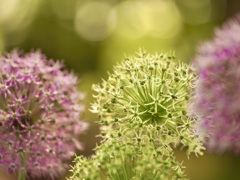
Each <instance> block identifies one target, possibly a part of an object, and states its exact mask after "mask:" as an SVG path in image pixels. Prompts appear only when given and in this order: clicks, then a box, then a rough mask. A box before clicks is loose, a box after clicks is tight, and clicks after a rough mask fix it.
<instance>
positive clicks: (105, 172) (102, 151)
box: [71, 51, 203, 180]
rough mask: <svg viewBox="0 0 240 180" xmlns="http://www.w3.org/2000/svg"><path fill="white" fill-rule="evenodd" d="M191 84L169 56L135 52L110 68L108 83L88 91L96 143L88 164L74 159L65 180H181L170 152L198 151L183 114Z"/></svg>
mask: <svg viewBox="0 0 240 180" xmlns="http://www.w3.org/2000/svg"><path fill="white" fill-rule="evenodd" d="M193 79H194V75H193V74H192V73H191V72H190V69H189V67H188V66H187V65H184V64H183V63H180V62H176V61H175V58H174V56H172V55H171V54H160V55H159V54H156V55H149V54H146V53H145V52H143V51H140V52H139V53H138V54H137V56H132V57H128V58H126V59H125V60H124V61H123V62H122V63H120V64H118V65H117V66H115V67H114V72H113V73H112V74H109V78H108V80H106V81H105V80H103V82H102V84H101V85H93V89H94V90H95V91H96V92H97V94H96V95H94V97H95V102H94V103H93V104H92V111H93V112H94V113H97V114H98V115H99V118H100V120H99V123H100V126H101V127H100V128H101V135H100V136H101V137H102V138H103V140H102V143H101V145H100V146H98V147H97V148H96V149H95V151H96V153H95V155H93V156H92V157H91V158H90V159H87V158H83V157H77V158H76V159H75V162H76V165H75V166H74V167H73V169H72V172H73V176H72V177H71V179H90V180H93V179H94V180H95V179H119V180H120V179H149V180H150V179H151V180H152V179H184V178H185V175H184V173H183V170H182V168H183V166H182V165H181V163H178V162H177V161H175V158H174V155H173V153H174V151H173V148H174V147H175V146H177V145H179V144H181V145H183V146H184V147H187V149H188V154H189V153H196V154H197V155H198V154H202V150H203V146H202V140H201V139H199V138H198V137H196V135H195V133H194V131H193V129H192V126H193V124H194V121H193V120H191V119H189V118H188V116H187V114H186V104H187V100H188V98H189V95H190V93H191V90H192V85H191V82H192V80H193Z"/></svg>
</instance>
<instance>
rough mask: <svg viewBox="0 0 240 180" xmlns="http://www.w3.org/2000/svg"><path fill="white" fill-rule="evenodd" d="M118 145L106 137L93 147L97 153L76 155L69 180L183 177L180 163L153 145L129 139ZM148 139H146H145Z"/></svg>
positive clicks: (145, 179) (152, 179) (148, 179)
mask: <svg viewBox="0 0 240 180" xmlns="http://www.w3.org/2000/svg"><path fill="white" fill-rule="evenodd" d="M125 140H126V141H124V143H121V144H119V142H118V141H117V140H107V141H105V142H104V143H102V144H101V145H100V146H98V147H97V148H96V154H95V155H94V156H93V157H92V158H91V159H87V158H84V157H80V156H79V157H77V158H76V159H75V162H76V165H75V166H74V167H73V169H72V170H71V171H72V172H73V175H72V177H71V178H70V179H71V180H80V179H81V180H83V179H84V180H103V179H104V180H105V179H111V180H130V179H144V180H159V179H186V178H185V175H184V172H183V170H182V169H183V168H184V167H183V166H182V164H181V163H178V162H177V161H176V160H175V158H174V156H173V155H172V154H171V155H169V156H166V155H163V154H162V151H161V149H158V153H156V151H155V147H154V146H153V144H150V143H149V144H148V145H146V146H136V145H135V144H132V142H131V140H127V139H125ZM148 142H149V141H148Z"/></svg>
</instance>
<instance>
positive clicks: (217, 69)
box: [189, 17, 240, 153]
mask: <svg viewBox="0 0 240 180" xmlns="http://www.w3.org/2000/svg"><path fill="white" fill-rule="evenodd" d="M239 32H240V18H239V17H238V18H236V19H233V20H231V21H229V22H227V23H226V24H225V25H224V26H223V27H222V28H221V29H217V30H216V32H215V36H214V37H213V39H212V40H211V41H209V42H206V43H203V44H202V45H201V46H200V47H199V49H198V54H197V56H196V58H195V60H194V61H193V66H194V68H195V70H196V72H197V74H198V78H197V80H196V89H195V91H194V94H193V97H192V99H191V103H190V106H189V111H190V113H191V114H192V116H193V117H195V118H196V119H197V120H198V121H197V126H196V129H197V132H198V134H200V135H202V136H205V138H206V144H207V146H208V148H209V149H212V150H213V149H214V150H217V151H219V152H222V151H225V150H233V151H236V152H238V153H239V152H240V133H239V132H240V121H239V117H240V116H239V115H240V106H239V103H240V97H239V91H240V84H239V82H240V36H239Z"/></svg>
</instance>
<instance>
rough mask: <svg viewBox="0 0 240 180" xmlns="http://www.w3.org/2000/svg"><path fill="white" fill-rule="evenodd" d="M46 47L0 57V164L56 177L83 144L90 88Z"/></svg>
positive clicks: (34, 173)
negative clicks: (84, 91) (44, 50)
mask: <svg viewBox="0 0 240 180" xmlns="http://www.w3.org/2000/svg"><path fill="white" fill-rule="evenodd" d="M63 68H64V66H63V64H62V63H61V62H55V61H53V60H47V59H46V58H45V56H44V55H42V54H41V53H40V52H38V51H36V52H32V53H28V54H26V55H23V54H22V53H21V52H19V51H13V52H11V53H9V54H6V56H2V57H0V166H1V167H7V169H8V171H9V172H10V173H16V172H19V171H22V173H27V174H28V175H29V176H38V177H39V176H49V177H56V176H58V175H60V174H62V173H64V171H65V169H66V168H67V167H68V166H67V164H66V162H67V161H68V160H69V159H70V158H71V157H72V156H73V155H74V152H75V150H76V148H77V149H81V148H82V145H81V143H80V142H79V141H78V136H79V135H80V134H81V133H83V132H84V130H85V129H86V128H87V124H86V123H85V122H83V121H80V120H79V118H80V115H81V113H82V111H83V110H84V106H83V105H82V104H79V101H81V100H82V99H83V98H84V94H82V93H79V92H78V90H77V83H78V79H77V77H76V76H75V75H74V74H72V73H69V72H67V71H65V70H63Z"/></svg>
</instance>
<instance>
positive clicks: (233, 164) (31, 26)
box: [0, 0, 240, 180]
mask: <svg viewBox="0 0 240 180" xmlns="http://www.w3.org/2000/svg"><path fill="white" fill-rule="evenodd" d="M238 11H240V1H238V0H98V1H97V0H0V53H1V54H3V53H4V52H6V51H10V50H12V49H14V48H19V49H22V50H24V51H25V52H27V51H30V50H31V49H41V50H42V52H43V53H44V54H46V55H47V57H48V58H53V59H60V60H62V59H63V60H64V61H65V64H66V66H67V68H68V69H69V70H73V71H75V72H76V73H77V74H78V75H79V77H80V80H81V83H80V86H79V89H80V90H82V91H85V92H86V93H87V99H86V109H89V107H90V103H91V102H92V101H93V100H92V90H91V84H93V83H98V82H100V80H101V78H105V77H106V76H107V71H111V69H112V66H113V65H114V64H115V63H116V62H118V61H120V60H121V59H122V58H123V57H124V55H129V54H133V53H134V52H135V51H137V50H138V49H139V48H145V49H146V50H147V51H148V52H150V53H155V52H168V51H174V52H175V54H176V56H177V57H178V59H180V60H182V61H185V62H187V63H189V62H191V60H192V58H193V55H194V53H195V47H196V46H197V44H199V43H200V42H202V41H204V40H207V39H209V38H211V36H212V34H213V30H214V29H215V27H216V26H219V25H221V24H222V23H223V22H224V21H225V20H226V19H228V18H229V17H232V16H234V15H235V14H236V13H237V12H238ZM85 119H86V120H87V121H89V122H90V129H89V131H88V132H87V134H86V135H85V136H84V137H82V140H83V141H84V143H85V150H84V152H79V153H78V154H84V155H86V156H88V155H90V154H92V153H93V152H92V149H93V148H94V147H95V145H96V143H98V142H99V139H97V138H96V137H95V136H96V134H97V133H98V125H97V124H96V120H97V116H96V115H94V114H91V113H90V112H88V111H87V112H86V114H85ZM176 154H177V156H178V159H179V160H184V164H185V166H186V173H187V175H188V177H189V178H190V179H193V180H215V179H216V180H229V179H231V180H239V179H240V171H239V168H240V156H239V155H234V154H231V153H226V154H222V155H219V154H214V153H206V155H204V156H203V157H198V158H195V157H194V156H193V157H191V158H190V159H189V160H188V159H187V158H185V157H184V155H185V154H184V153H182V152H176ZM67 175H69V174H67ZM0 179H14V177H12V176H11V177H10V176H7V175H4V174H3V175H2V177H1V176H0ZM62 179H65V178H64V177H62Z"/></svg>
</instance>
